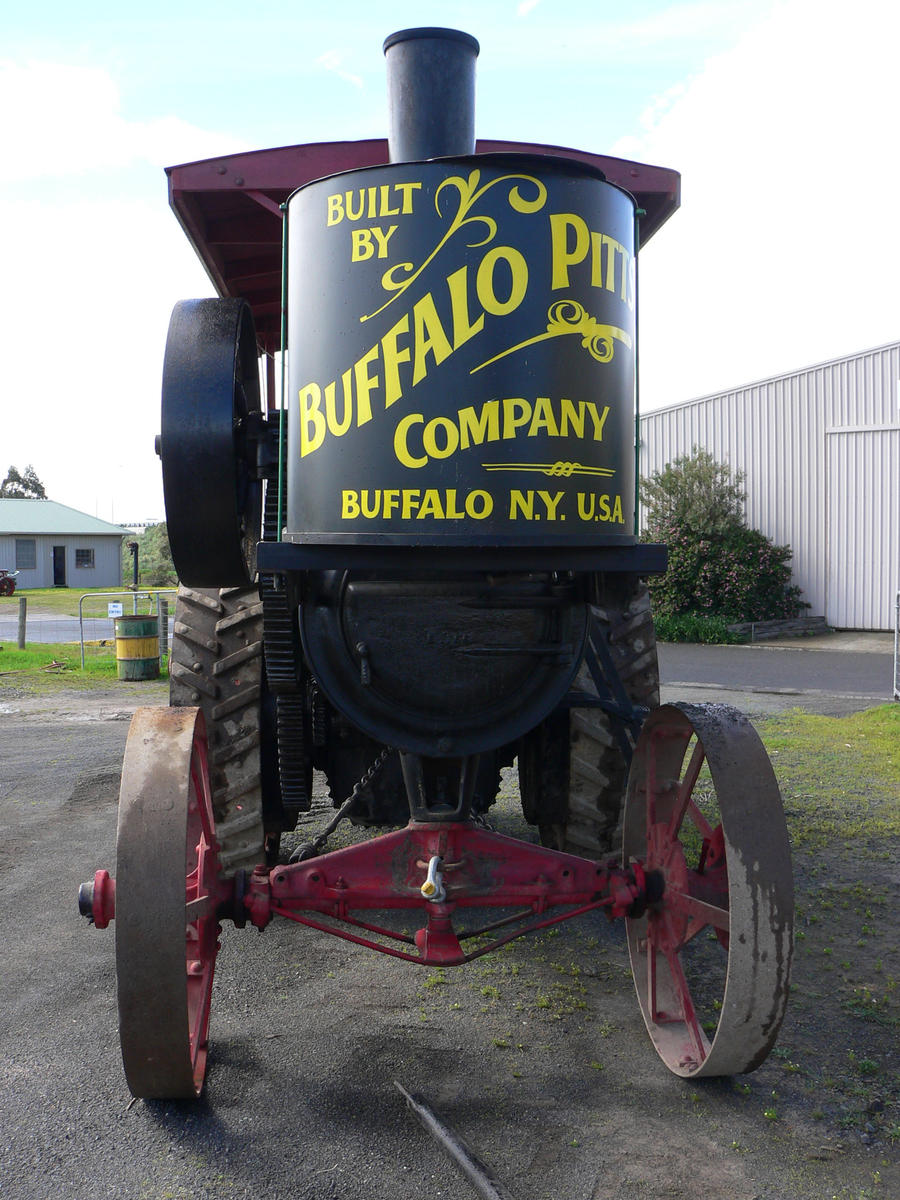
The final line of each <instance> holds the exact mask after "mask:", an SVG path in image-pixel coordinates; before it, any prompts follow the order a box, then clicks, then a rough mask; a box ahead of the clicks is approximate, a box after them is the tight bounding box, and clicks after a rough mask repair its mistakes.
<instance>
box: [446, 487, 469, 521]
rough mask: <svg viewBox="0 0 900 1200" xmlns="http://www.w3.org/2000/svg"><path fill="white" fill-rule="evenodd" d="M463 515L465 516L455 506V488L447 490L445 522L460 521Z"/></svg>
mask: <svg viewBox="0 0 900 1200" xmlns="http://www.w3.org/2000/svg"><path fill="white" fill-rule="evenodd" d="M465 515H466V514H465V513H464V512H461V511H460V509H458V508H457V506H456V488H447V511H446V518H447V520H448V521H461V520H462V519H463V517H464V516H465Z"/></svg>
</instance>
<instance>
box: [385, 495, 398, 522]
mask: <svg viewBox="0 0 900 1200" xmlns="http://www.w3.org/2000/svg"><path fill="white" fill-rule="evenodd" d="M399 504H400V492H399V490H398V489H397V488H385V489H384V519H385V520H386V521H389V520H390V519H391V517H392V516H393V515H394V509H395V508H397V507H398V506H399Z"/></svg>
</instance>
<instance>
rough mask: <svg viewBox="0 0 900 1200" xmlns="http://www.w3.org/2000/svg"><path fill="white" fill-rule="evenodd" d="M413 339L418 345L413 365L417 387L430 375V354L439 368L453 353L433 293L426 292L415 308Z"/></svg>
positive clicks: (414, 381) (414, 380) (414, 382)
mask: <svg viewBox="0 0 900 1200" xmlns="http://www.w3.org/2000/svg"><path fill="white" fill-rule="evenodd" d="M413 338H414V340H415V343H416V357H415V361H414V363H413V378H412V381H413V385H415V384H417V383H420V382H421V381H422V380H423V379H424V378H425V376H426V375H427V374H428V366H427V363H426V361H425V360H426V357H427V356H428V354H432V355H434V362H435V366H438V365H439V364H440V363H442V362H443V361H444V359H445V358H447V357H448V356H449V355H450V354H452V352H453V348H452V346H451V345H450V343H449V342H448V341H447V335H446V333H444V327H443V325H442V324H441V319H440V317H439V316H438V314H437V309H436V308H435V305H434V297H433V296H432V294H431V292H426V293H425V295H424V296H423V297H422V299H421V300H418V301H416V304H415V306H414V307H413Z"/></svg>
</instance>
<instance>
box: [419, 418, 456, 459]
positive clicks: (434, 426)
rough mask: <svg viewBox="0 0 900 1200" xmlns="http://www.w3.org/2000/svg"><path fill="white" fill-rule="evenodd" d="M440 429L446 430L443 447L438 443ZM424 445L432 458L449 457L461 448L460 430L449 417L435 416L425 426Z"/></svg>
mask: <svg viewBox="0 0 900 1200" xmlns="http://www.w3.org/2000/svg"><path fill="white" fill-rule="evenodd" d="M439 429H442V430H443V431H444V437H443V442H444V445H443V447H441V446H439V445H438V439H437V432H438V430H439ZM422 447H423V449H424V451H425V453H426V454H427V455H428V456H429V457H430V458H449V457H450V456H451V455H452V454H455V453H456V451H457V450H458V449H459V430H458V429H457V427H456V425H454V423H453V422H452V421H451V420H450V418H449V417H435V418H434V419H433V420H431V421H429V422H428V424H427V425H426V426H425V432H424V433H423V434H422Z"/></svg>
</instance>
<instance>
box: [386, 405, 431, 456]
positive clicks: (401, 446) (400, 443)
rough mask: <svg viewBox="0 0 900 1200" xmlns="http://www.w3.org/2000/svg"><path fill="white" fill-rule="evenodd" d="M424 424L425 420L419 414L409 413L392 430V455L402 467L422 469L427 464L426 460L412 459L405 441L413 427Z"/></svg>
mask: <svg viewBox="0 0 900 1200" xmlns="http://www.w3.org/2000/svg"><path fill="white" fill-rule="evenodd" d="M424 424H425V418H424V417H423V416H422V414H421V413H410V414H409V415H408V416H405V417H404V418H403V420H402V421H400V423H399V424H398V425H397V428H396V429H395V430H394V454H396V456H397V462H401V463H403V465H404V467H424V466H427V464H428V459H427V458H413V456H412V454H411V453H410V451H409V446H408V444H407V440H406V439H407V437H408V436H409V430H410V429H411V428H412V426H413V425H424Z"/></svg>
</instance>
